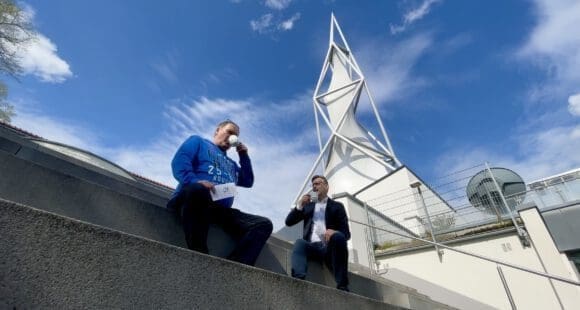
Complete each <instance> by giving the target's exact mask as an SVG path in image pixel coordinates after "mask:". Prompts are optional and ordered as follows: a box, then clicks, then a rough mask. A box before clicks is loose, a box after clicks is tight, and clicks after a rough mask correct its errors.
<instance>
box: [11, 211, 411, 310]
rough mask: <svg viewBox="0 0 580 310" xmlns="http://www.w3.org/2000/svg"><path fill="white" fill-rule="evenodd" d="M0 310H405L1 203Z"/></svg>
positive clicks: (49, 214) (45, 213)
mask: <svg viewBox="0 0 580 310" xmlns="http://www.w3.org/2000/svg"><path fill="white" fill-rule="evenodd" d="M0 234H1V235H2V238H0V252H2V253H3V255H1V256H0V278H1V279H2V282H1V285H0V308H5V309H6V308H10V309H12V308H25V309H30V308H61V309H76V308H132V309H135V308H137V309H138V308H147V309H151V308H154V309H182V308H187V309H273V308H275V309H306V308H309V309H333V310H338V309H402V308H400V307H396V306H390V305H387V304H385V303H382V302H379V301H376V300H372V299H368V298H364V297H361V296H357V295H354V294H347V293H344V292H341V291H338V290H335V289H331V288H327V287H323V286H320V285H316V284H312V283H309V282H305V281H298V280H294V279H292V278H289V277H286V276H282V275H279V274H276V273H272V272H268V271H264V270H260V269H257V268H252V267H248V266H243V265H240V264H236V263H232V262H229V261H226V260H222V259H220V258H215V257H211V256H207V255H203V254H198V253H195V252H191V251H188V250H185V249H181V248H178V247H174V246H169V245H166V244H162V243H159V242H155V241H151V240H147V239H143V238H139V237H135V236H131V235H127V234H124V233H121V232H116V231H112V230H109V229H105V228H102V227H98V226H94V225H90V224H86V223H82V222H79V221H76V220H72V219H68V218H64V217H60V216H57V215H54V214H51V213H47V212H44V211H40V210H36V209H33V208H29V207H25V206H22V205H17V204H14V203H10V202H7V201H5V200H0Z"/></svg>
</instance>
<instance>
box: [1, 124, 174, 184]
mask: <svg viewBox="0 0 580 310" xmlns="http://www.w3.org/2000/svg"><path fill="white" fill-rule="evenodd" d="M0 129H5V130H7V131H8V132H11V133H13V134H15V135H16V136H17V137H19V138H20V139H25V140H27V141H29V142H31V143H33V144H35V145H38V146H40V147H42V148H43V149H47V150H50V151H53V152H57V153H58V154H61V155H64V156H66V157H68V158H71V159H74V160H79V161H82V162H84V163H86V164H88V165H89V166H91V167H94V168H98V169H102V170H106V171H108V172H110V173H113V174H115V175H118V176H120V177H123V178H126V179H129V180H132V181H142V182H144V183H147V184H149V185H152V186H156V187H161V188H164V189H170V190H173V188H172V187H170V186H167V185H165V184H162V183H159V182H157V181H154V180H151V179H148V178H146V177H143V176H140V175H138V174H136V173H133V172H130V171H127V170H126V169H124V168H123V167H121V166H119V165H117V164H115V163H113V162H111V161H109V160H107V159H105V158H103V157H101V156H99V155H96V154H93V153H91V152H89V151H86V150H82V149H79V148H77V147H74V146H70V145H67V144H64V143H60V142H55V141H51V140H48V139H45V138H43V137H41V136H39V135H36V134H34V133H31V132H29V131H26V130H24V129H22V128H18V127H16V126H14V125H12V124H8V123H5V122H1V121H0ZM0 146H1V145H0Z"/></svg>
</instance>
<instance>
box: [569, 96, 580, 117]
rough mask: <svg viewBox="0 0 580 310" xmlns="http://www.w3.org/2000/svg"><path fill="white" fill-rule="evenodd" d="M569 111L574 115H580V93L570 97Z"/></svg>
mask: <svg viewBox="0 0 580 310" xmlns="http://www.w3.org/2000/svg"><path fill="white" fill-rule="evenodd" d="M568 111H569V112H570V114H572V115H574V116H580V93H578V94H576V95H572V96H570V97H569V98H568Z"/></svg>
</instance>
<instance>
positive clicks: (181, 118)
mask: <svg viewBox="0 0 580 310" xmlns="http://www.w3.org/2000/svg"><path fill="white" fill-rule="evenodd" d="M309 96H310V94H306V93H305V94H303V95H301V96H298V97H296V98H293V99H291V100H287V101H284V102H279V103H266V104H264V103H263V100H257V99H248V100H226V99H219V98H216V99H210V98H205V97H202V98H199V99H196V100H190V101H182V100H180V101H175V102H172V103H170V104H169V105H168V106H167V110H166V112H165V113H164V116H165V118H166V119H167V123H168V124H169V127H168V128H166V130H165V131H164V132H163V133H162V134H160V136H159V137H156V138H155V139H154V141H153V142H152V143H149V144H145V145H137V144H129V145H123V146H110V145H107V144H106V143H105V142H103V141H101V140H100V139H98V137H97V135H96V134H95V132H94V131H93V130H91V129H89V128H87V127H85V126H80V125H75V124H71V122H69V121H66V120H64V121H63V120H57V119H55V118H51V117H49V116H43V115H41V114H40V113H38V112H26V111H24V110H23V109H22V108H21V107H19V111H20V112H19V114H18V115H17V116H16V117H15V118H14V121H13V123H14V124H15V125H16V126H18V127H21V128H23V129H25V130H28V131H31V132H32V133H35V134H40V135H42V136H43V137H44V138H47V139H50V140H54V141H57V142H61V143H66V144H69V145H72V146H76V147H79V148H82V149H85V150H89V151H91V152H93V153H95V154H97V155H100V156H103V157H105V158H108V159H110V160H111V161H113V162H114V163H116V164H118V165H119V166H121V167H123V168H125V169H127V170H129V171H131V172H134V173H137V174H139V175H142V176H145V177H147V178H150V179H152V180H156V181H158V182H161V183H164V184H167V185H170V186H175V185H176V181H175V180H174V179H173V177H172V175H171V168H170V162H171V159H172V158H173V155H174V153H175V151H176V150H177V148H178V146H179V145H180V144H181V143H182V142H183V141H184V140H185V139H186V138H187V137H188V136H190V135H192V134H198V135H201V136H204V137H207V138H211V136H212V135H213V132H214V130H215V126H216V124H217V123H219V122H220V121H222V120H224V119H226V118H230V119H232V120H234V121H235V122H237V123H238V124H239V125H240V127H241V134H240V139H241V140H242V141H243V142H244V143H245V144H247V145H248V147H249V152H250V157H251V158H252V163H253V166H254V173H255V175H256V181H255V184H254V187H253V188H252V189H240V194H239V197H238V198H237V199H236V203H235V207H237V208H239V209H241V210H244V211H246V212H250V213H255V214H260V215H264V216H267V217H269V218H270V219H272V221H273V222H274V224H275V227H276V229H279V228H281V227H282V226H283V225H284V224H283V220H284V218H285V216H286V214H287V212H288V210H289V207H290V205H291V203H292V200H293V199H294V198H295V197H294V196H295V195H297V194H298V193H297V191H298V190H299V187H300V186H301V185H302V182H303V181H304V178H305V177H306V174H307V173H308V171H309V169H310V168H311V165H312V164H313V163H314V160H315V158H316V156H317V155H318V154H317V152H316V151H315V149H316V138H315V135H314V132H315V130H314V129H313V127H312V126H313V123H314V120H313V116H312V115H310V114H311V113H308V117H307V118H306V119H305V118H304V111H309V112H310V111H311V99H310V97H309ZM257 102H260V106H259V107H260V108H259V109H257V108H256V106H258V105H257ZM291 126H292V127H294V126H296V127H298V128H302V130H303V132H299V133H294V132H289V131H288V130H287V128H289V127H291ZM229 155H230V156H231V157H232V158H234V159H236V160H237V154H235V151H233V150H231V151H230V154H229Z"/></svg>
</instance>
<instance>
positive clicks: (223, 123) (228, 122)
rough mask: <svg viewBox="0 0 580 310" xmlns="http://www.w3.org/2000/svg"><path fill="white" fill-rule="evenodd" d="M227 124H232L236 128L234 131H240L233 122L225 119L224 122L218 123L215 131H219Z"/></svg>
mask: <svg viewBox="0 0 580 310" xmlns="http://www.w3.org/2000/svg"><path fill="white" fill-rule="evenodd" d="M227 124H232V125H234V126H235V127H236V129H237V130H238V132H239V131H240V126H238V124H236V123H235V122H234V121H232V120H231V119H226V120H225V121H222V122H221V123H219V124H218V125H217V129H220V128H222V127H224V126H226V125H227Z"/></svg>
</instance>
